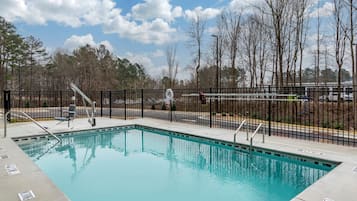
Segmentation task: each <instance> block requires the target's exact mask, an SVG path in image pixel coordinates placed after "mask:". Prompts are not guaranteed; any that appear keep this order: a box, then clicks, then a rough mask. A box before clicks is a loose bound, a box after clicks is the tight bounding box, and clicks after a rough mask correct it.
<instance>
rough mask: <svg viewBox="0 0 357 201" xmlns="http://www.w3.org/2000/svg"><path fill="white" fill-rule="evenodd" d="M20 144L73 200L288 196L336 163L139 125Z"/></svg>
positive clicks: (252, 200) (265, 199) (276, 200)
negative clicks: (320, 162)
mask: <svg viewBox="0 0 357 201" xmlns="http://www.w3.org/2000/svg"><path fill="white" fill-rule="evenodd" d="M62 139H63V143H62V144H61V145H56V146H55V147H53V148H51V146H53V145H54V144H55V141H54V140H47V139H43V140H41V139H39V140H32V141H26V142H24V141H19V142H18V144H19V146H20V147H21V148H22V149H23V150H24V151H25V152H26V153H27V154H28V155H29V156H30V157H31V158H32V159H33V160H34V161H35V162H36V164H37V165H38V166H39V167H40V168H41V169H42V170H43V171H44V172H45V173H46V174H47V175H48V177H49V178H50V179H51V180H52V181H53V182H54V183H55V184H56V185H57V186H58V187H59V188H60V189H61V190H62V191H63V192H64V193H65V194H66V195H67V196H68V197H69V198H70V199H71V200H72V201H107V200H108V201H109V200H110V201H113V200H125V201H142V200H147V201H151V200H155V201H164V200H165V201H169V200H170V201H176V200H177V201H182V200H185V201H190V200H192V201H199V200H202V201H217V200H222V201H225V200H229V201H233V200H239V201H244V200H247V201H269V200H272V201H280V200H281V201H283V200H284V201H286V200H290V199H291V198H293V197H294V196H296V195H297V194H298V193H300V192H301V191H303V190H304V189H305V188H306V187H308V186H309V185H311V184H312V183H313V182H315V181H316V180H317V179H319V178H320V177H321V176H323V175H325V174H326V173H327V172H328V171H330V170H331V169H332V167H327V166H326V165H315V164H314V163H310V162H303V161H301V160H295V159H293V158H287V157H278V156H274V154H271V155H267V154H264V153H259V152H253V153H252V154H249V152H247V151H244V150H243V151H240V150H237V149H234V148H233V147H229V146H223V145H220V144H217V143H215V142H214V141H209V140H203V139H202V140H200V139H198V138H188V137H187V136H186V137H185V136H181V137H180V136H177V135H176V134H175V135H174V134H173V133H170V132H166V131H159V130H153V129H145V128H141V127H129V128H114V129H113V128H112V129H106V130H105V129H101V130H97V131H82V132H78V133H76V135H69V136H64V137H62Z"/></svg>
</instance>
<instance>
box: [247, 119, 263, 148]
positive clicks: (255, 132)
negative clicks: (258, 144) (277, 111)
mask: <svg viewBox="0 0 357 201" xmlns="http://www.w3.org/2000/svg"><path fill="white" fill-rule="evenodd" d="M262 125H263V124H262V123H260V124H259V125H258V127H257V129H255V131H254V133H253V134H252V136H250V140H249V141H250V150H252V147H253V139H254V137H255V135H256V134H257V133H258V131H259V129H260V128H261V127H262ZM264 141H265V130H264V132H263V141H262V142H263V143H264Z"/></svg>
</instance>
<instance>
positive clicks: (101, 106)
mask: <svg viewBox="0 0 357 201" xmlns="http://www.w3.org/2000/svg"><path fill="white" fill-rule="evenodd" d="M100 117H103V91H100Z"/></svg>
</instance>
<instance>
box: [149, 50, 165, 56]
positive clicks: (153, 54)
mask: <svg viewBox="0 0 357 201" xmlns="http://www.w3.org/2000/svg"><path fill="white" fill-rule="evenodd" d="M151 56H152V57H163V56H164V52H163V51H162V50H156V51H155V52H153V53H152V54H151Z"/></svg>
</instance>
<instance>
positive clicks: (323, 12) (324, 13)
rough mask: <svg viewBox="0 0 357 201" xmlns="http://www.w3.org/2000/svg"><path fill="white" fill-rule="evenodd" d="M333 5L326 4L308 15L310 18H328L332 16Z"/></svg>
mask: <svg viewBox="0 0 357 201" xmlns="http://www.w3.org/2000/svg"><path fill="white" fill-rule="evenodd" d="M333 10H334V4H333V3H331V2H326V3H325V4H324V5H323V6H322V7H320V8H316V9H315V10H313V11H312V12H311V13H310V17H317V16H318V15H320V17H328V16H331V15H332V14H333Z"/></svg>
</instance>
